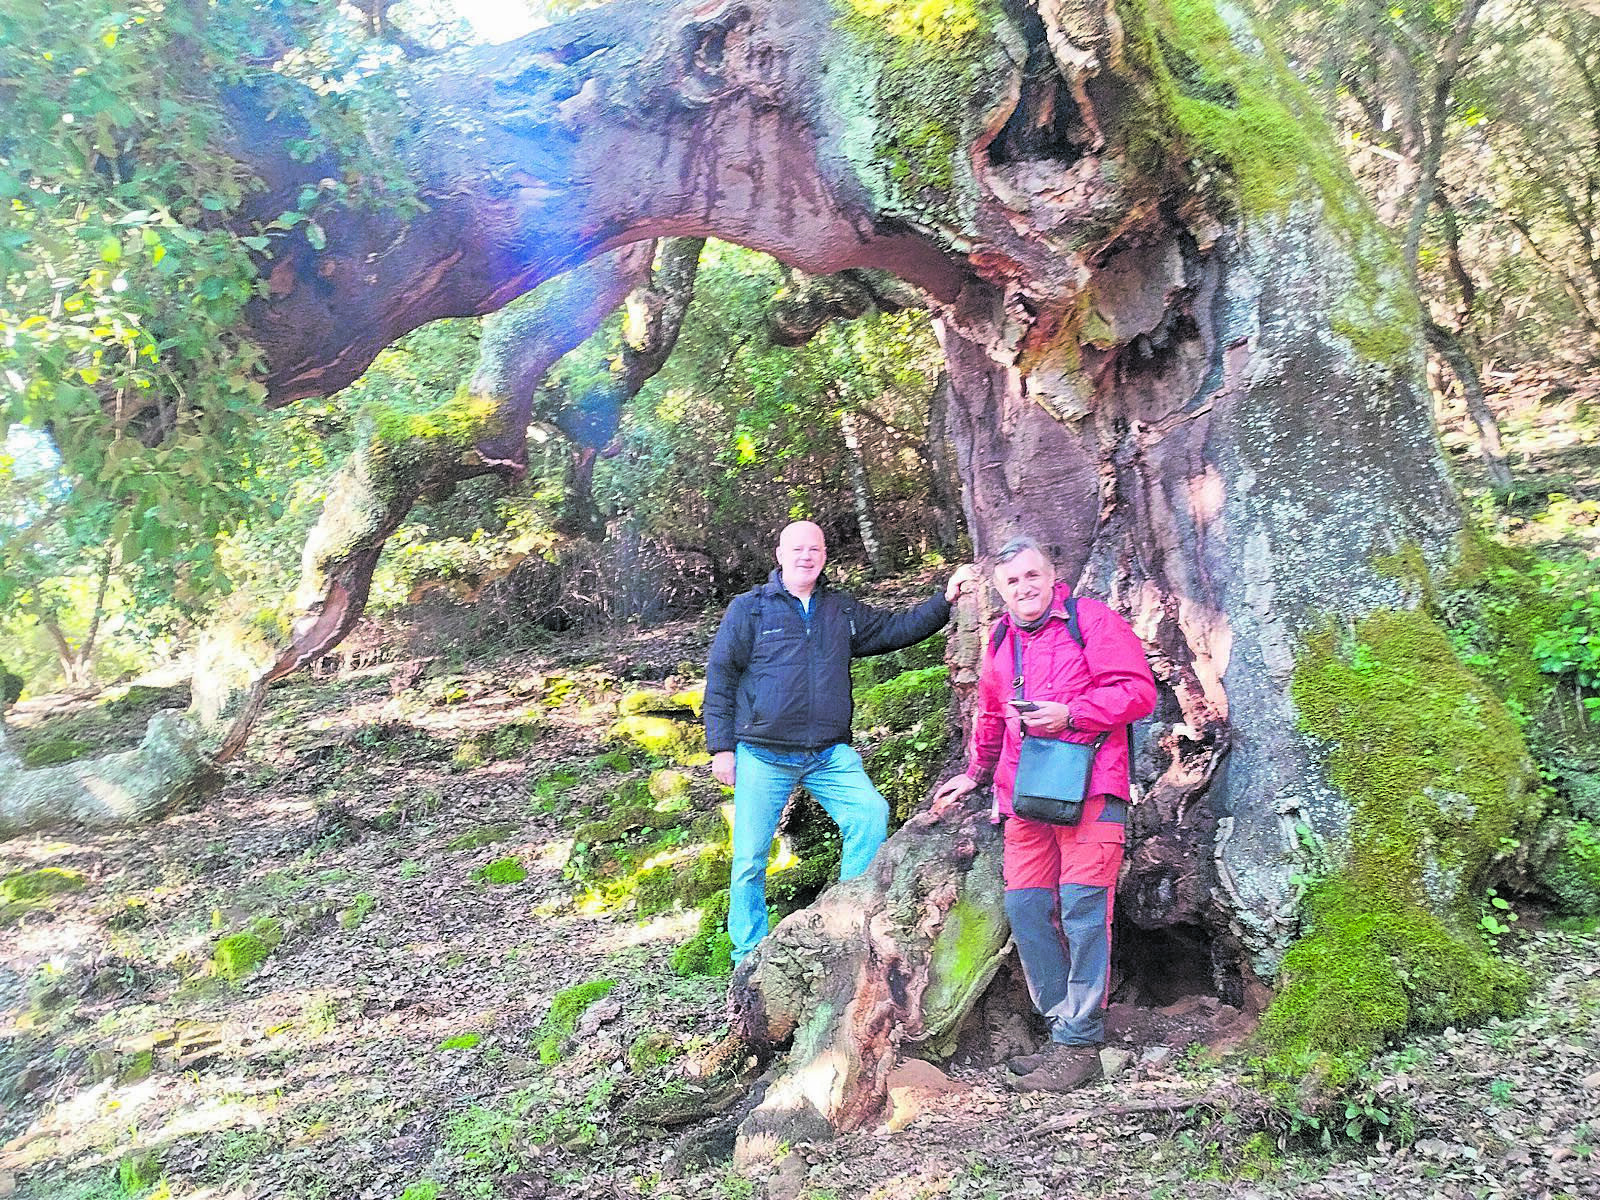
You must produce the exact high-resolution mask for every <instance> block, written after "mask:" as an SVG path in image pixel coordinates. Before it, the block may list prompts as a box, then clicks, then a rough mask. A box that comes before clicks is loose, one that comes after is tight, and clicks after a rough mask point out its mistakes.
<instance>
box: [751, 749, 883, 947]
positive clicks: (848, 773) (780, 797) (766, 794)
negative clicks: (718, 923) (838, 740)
mask: <svg viewBox="0 0 1600 1200" xmlns="http://www.w3.org/2000/svg"><path fill="white" fill-rule="evenodd" d="M733 783H734V787H733V878H732V881H731V883H730V885H729V890H728V936H729V937H731V938H732V939H733V961H734V962H738V961H739V960H740V959H742V958H744V956H745V955H747V954H749V953H750V952H751V951H752V950H754V949H755V948H756V943H758V942H759V941H760V940H761V939H762V938H764V937H766V936H767V855H768V854H769V853H770V852H771V850H772V839H773V836H774V835H775V834H776V833H777V832H778V819H779V818H780V817H782V816H783V806H784V805H785V804H787V803H788V802H789V796H790V795H791V794H792V793H793V792H794V789H795V785H796V784H804V785H805V788H806V790H807V791H808V792H810V793H811V794H812V795H813V796H815V797H816V800H817V803H818V804H820V805H822V807H823V809H824V810H825V811H826V812H827V814H828V815H829V816H830V817H832V818H833V820H834V824H836V825H838V826H839V832H840V833H841V834H843V835H844V850H843V854H842V855H841V858H840V861H839V878H841V879H850V878H853V877H854V876H856V875H859V874H861V873H862V872H863V871H865V870H866V869H867V867H868V865H869V864H870V863H871V862H872V856H873V855H874V854H876V853H877V852H878V847H879V846H881V845H883V839H884V837H885V836H887V834H888V832H889V805H888V802H887V801H885V800H884V798H883V797H882V796H880V795H878V789H877V788H875V787H873V786H872V780H870V779H868V778H867V772H866V770H865V769H864V768H863V767H862V765H861V755H859V754H857V753H856V752H855V751H854V750H852V749H851V748H850V747H849V746H846V745H842V744H841V745H838V746H830V747H828V748H827V749H826V750H775V749H773V748H772V747H770V746H756V745H753V744H751V743H749V742H740V743H739V745H738V748H737V749H736V750H735V752H734V776H733Z"/></svg>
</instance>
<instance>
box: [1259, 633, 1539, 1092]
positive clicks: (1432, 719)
mask: <svg viewBox="0 0 1600 1200" xmlns="http://www.w3.org/2000/svg"><path fill="white" fill-rule="evenodd" d="M1291 695H1292V697H1293V699H1294V702H1295V706H1296V708H1297V709H1298V710H1299V714H1300V721H1301V724H1302V727H1303V728H1304V729H1305V730H1306V731H1307V732H1309V733H1311V734H1312V735H1314V736H1317V737H1320V738H1326V739H1328V741H1329V743H1330V747H1329V751H1328V755H1327V760H1326V763H1327V773H1328V778H1329V779H1330V781H1331V782H1332V783H1333V784H1334V785H1335V786H1337V787H1338V789H1339V791H1340V792H1341V793H1342V794H1343V795H1344V796H1345V797H1346V798H1347V799H1348V800H1349V802H1350V804H1351V806H1352V809H1353V811H1352V815H1351V821H1350V844H1349V846H1348V847H1347V848H1346V854H1345V859H1344V862H1343V864H1342V865H1341V867H1340V868H1339V870H1338V871H1337V873H1336V874H1334V875H1333V876H1332V877H1330V878H1328V879H1325V880H1323V881H1321V883H1319V884H1318V885H1317V887H1316V888H1315V890H1314V891H1313V893H1312V896H1311V900H1310V904H1309V907H1308V925H1307V932H1306V936H1305V937H1304V938H1303V939H1302V940H1301V941H1300V942H1299V943H1297V944H1296V945H1295V946H1294V947H1293V948H1292V949H1291V950H1290V951H1289V954H1288V955H1287V956H1286V957H1285V960H1284V963H1283V977H1284V988H1283V991H1282V992H1281V993H1280V995H1279V996H1278V998H1277V999H1276V1000H1275V1001H1274V1003H1273V1006H1272V1008H1271V1010H1270V1011H1269V1012H1268V1014H1267V1017H1266V1019H1265V1021H1264V1023H1263V1026H1262V1031H1263V1036H1264V1037H1265V1039H1266V1040H1267V1042H1268V1044H1269V1045H1271V1046H1272V1047H1274V1050H1275V1052H1276V1054H1277V1056H1278V1057H1279V1058H1280V1060H1281V1061H1300V1060H1302V1059H1304V1057H1305V1056H1306V1055H1308V1054H1322V1055H1326V1056H1327V1057H1328V1059H1329V1062H1330V1063H1331V1064H1332V1066H1331V1067H1330V1068H1329V1069H1330V1071H1331V1072H1332V1073H1335V1074H1337V1073H1339V1072H1346V1073H1347V1072H1348V1071H1349V1070H1351V1069H1353V1066H1354V1065H1356V1064H1359V1062H1361V1061H1364V1060H1365V1058H1366V1057H1367V1056H1369V1055H1370V1053H1371V1052H1372V1051H1373V1050H1374V1049H1376V1048H1377V1047H1379V1046H1381V1045H1382V1044H1384V1042H1385V1041H1387V1040H1388V1039H1390V1038H1393V1037H1396V1036H1398V1035H1399V1034H1400V1033H1402V1032H1404V1031H1405V1030H1406V1029H1408V1028H1411V1027H1413V1026H1437V1025H1439V1024H1442V1023H1445V1022H1450V1021H1467V1020H1477V1019H1483V1018H1485V1017H1488V1016H1490V1015H1492V1014H1495V1013H1502V1012H1506V1011H1508V1010H1509V1009H1510V1008H1512V1007H1514V1006H1515V1005H1516V1003H1517V1002H1518V1000H1519V999H1520V997H1521V995H1522V993H1523V991H1524V990H1525V988H1526V982H1525V981H1524V980H1522V979H1521V978H1520V976H1518V975H1517V973H1516V972H1514V971H1512V970H1511V969H1510V968H1508V967H1506V966H1505V965H1504V964H1502V963H1501V962H1499V961H1498V960H1497V959H1495V958H1493V957H1492V956H1491V955H1489V954H1488V953H1487V951H1486V950H1485V948H1484V946H1483V943H1482V942H1481V940H1480V939H1478V938H1477V937H1476V935H1475V934H1474V933H1473V932H1472V931H1473V929H1474V927H1475V925H1476V920H1475V912H1476V906H1477V904H1478V900H1479V897H1480V895H1481V893H1482V889H1483V887H1484V885H1485V883H1486V882H1487V876H1488V873H1489V870H1490V867H1491V863H1492V862H1493V860H1494V858H1495V856H1496V855H1497V854H1498V853H1499V852H1500V851H1501V850H1502V849H1503V847H1504V845H1505V844H1506V842H1507V841H1509V840H1511V839H1513V838H1514V837H1515V836H1516V835H1519V834H1520V833H1522V832H1524V831H1525V830H1527V829H1528V828H1530V827H1531V824H1532V822H1533V821H1534V820H1535V819H1536V818H1537V816H1538V813H1539V809H1540V802H1539V799H1538V796H1537V793H1536V791H1535V789H1534V787H1533V782H1534V778H1533V764H1532V762H1531V760H1530V758H1529V755H1528V751H1527V747H1526V746H1525V745H1524V743H1523V739H1522V734H1521V731H1520V730H1519V728H1518V726H1517V723H1516V721H1515V720H1514V719H1513V717H1512V714H1511V712H1510V710H1508V709H1507V707H1506V705H1505V704H1504V703H1503V702H1502V701H1501V700H1500V699H1499V697H1497V696H1496V695H1495V693H1494V691H1493V690H1492V689H1491V688H1490V687H1489V686H1488V685H1487V684H1486V683H1484V681H1483V680H1482V679H1480V678H1479V677H1478V676H1477V675H1475V674H1474V673H1473V672H1472V671H1470V670H1468V669H1467V668H1466V667H1465V666H1464V665H1463V664H1462V663H1461V661H1460V659H1459V658H1458V657H1457V656H1456V654H1455V651H1454V649H1453V647H1452V646H1451V643H1450V640H1449V638H1448V637H1447V636H1446V635H1445V632H1444V630H1443V629H1442V628H1441V627H1440V625H1439V624H1438V622H1437V621H1436V620H1435V619H1434V618H1433V617H1432V616H1430V615H1428V614H1427V613H1425V612H1392V611H1387V610H1382V611H1379V612H1375V613H1373V614H1372V615H1370V616H1368V617H1367V618H1366V619H1365V620H1363V621H1362V622H1361V623H1360V624H1359V625H1358V626H1357V627H1356V630H1355V636H1354V638H1353V639H1352V640H1350V641H1349V642H1348V643H1347V644H1341V639H1340V638H1339V637H1338V636H1337V635H1336V634H1335V633H1334V632H1332V631H1328V632H1325V633H1323V634H1321V635H1319V636H1318V637H1316V638H1313V639H1312V641H1311V643H1310V645H1309V647H1308V652H1307V653H1306V654H1305V656H1304V657H1303V659H1302V662H1301V664H1300V667H1299V669H1298V670H1297V671H1296V673H1295V678H1294V682H1293V685H1292V689H1291Z"/></svg>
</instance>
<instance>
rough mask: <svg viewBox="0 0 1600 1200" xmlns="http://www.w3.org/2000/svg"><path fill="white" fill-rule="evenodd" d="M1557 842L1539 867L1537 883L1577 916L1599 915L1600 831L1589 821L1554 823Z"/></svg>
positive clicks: (1563, 907) (1561, 905)
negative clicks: (1557, 834)
mask: <svg viewBox="0 0 1600 1200" xmlns="http://www.w3.org/2000/svg"><path fill="white" fill-rule="evenodd" d="M1555 826H1556V828H1557V829H1558V830H1559V841H1558V842H1557V844H1556V846H1555V848H1554V849H1553V850H1552V851H1551V852H1550V853H1549V854H1548V855H1546V857H1545V860H1544V862H1543V864H1542V865H1541V866H1540V868H1539V872H1538V882H1539V883H1540V884H1541V885H1542V886H1543V887H1544V888H1545V890H1546V891H1548V892H1549V893H1550V894H1551V895H1552V896H1553V897H1555V900H1556V903H1557V904H1558V905H1560V907H1561V908H1562V909H1563V910H1565V911H1566V912H1568V913H1571V914H1574V915H1576V916H1591V915H1600V829H1597V828H1596V827H1595V826H1594V825H1592V824H1590V823H1589V822H1588V821H1557V822H1555Z"/></svg>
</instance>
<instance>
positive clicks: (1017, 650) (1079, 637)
mask: <svg viewBox="0 0 1600 1200" xmlns="http://www.w3.org/2000/svg"><path fill="white" fill-rule="evenodd" d="M1010 628H1011V618H1010V617H1009V616H1005V617H1002V618H1000V620H998V621H996V622H995V625H994V632H993V633H992V634H990V635H989V654H990V656H991V657H993V655H994V653H995V652H996V651H997V650H999V649H1000V643H1001V642H1003V641H1005V637H1006V631H1007V630H1009V629H1010ZM1067 633H1068V634H1070V635H1071V637H1072V640H1073V641H1075V642H1077V643H1078V648H1079V649H1080V650H1086V649H1088V645H1089V644H1088V643H1087V642H1085V641H1084V640H1083V626H1082V625H1080V624H1079V623H1078V598H1077V597H1076V596H1068V597H1067ZM1012 659H1013V670H1012V672H1011V679H1012V687H1013V688H1014V689H1015V694H1016V697H1017V699H1019V700H1020V699H1022V687H1021V686H1020V685H1021V681H1022V640H1021V639H1020V638H1019V639H1017V640H1016V641H1015V643H1014V649H1013V652H1012ZM1123 729H1125V730H1126V731H1127V733H1128V785H1129V787H1132V786H1133V722H1132V721H1129V722H1128V723H1127V724H1126V725H1124V726H1123Z"/></svg>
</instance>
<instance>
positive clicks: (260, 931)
mask: <svg viewBox="0 0 1600 1200" xmlns="http://www.w3.org/2000/svg"><path fill="white" fill-rule="evenodd" d="M282 941H283V926H282V925H281V924H279V923H278V922H277V921H275V920H273V919H272V918H271V917H257V918H256V919H255V920H253V921H251V922H250V925H249V928H247V929H245V930H244V931H242V932H240V933H232V934H229V935H228V936H227V937H225V938H220V939H219V940H218V941H217V944H216V945H215V946H214V947H213V948H212V952H211V968H212V973H213V974H214V975H216V976H217V977H218V978H220V979H226V980H227V981H228V982H229V983H238V982H239V981H240V980H241V979H243V978H245V977H246V976H248V975H251V974H253V973H254V972H255V971H256V970H257V969H259V968H260V966H261V964H262V963H264V962H266V961H267V959H268V958H269V957H271V955H272V952H273V951H274V950H276V949H277V948H278V945H279V943H281V942H282Z"/></svg>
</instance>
